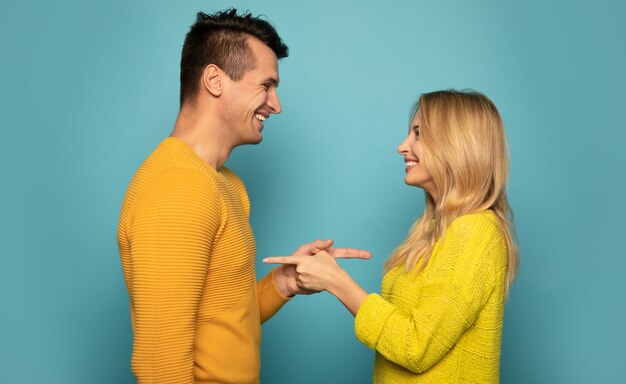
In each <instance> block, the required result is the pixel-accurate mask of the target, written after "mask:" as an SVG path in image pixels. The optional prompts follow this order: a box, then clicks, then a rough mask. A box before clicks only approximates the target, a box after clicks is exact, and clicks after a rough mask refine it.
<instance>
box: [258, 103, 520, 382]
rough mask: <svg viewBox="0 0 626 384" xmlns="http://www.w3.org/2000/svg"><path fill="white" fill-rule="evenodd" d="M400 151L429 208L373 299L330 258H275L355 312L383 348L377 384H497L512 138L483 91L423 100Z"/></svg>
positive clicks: (513, 253) (509, 258) (364, 334)
mask: <svg viewBox="0 0 626 384" xmlns="http://www.w3.org/2000/svg"><path fill="white" fill-rule="evenodd" d="M414 111H415V113H414V117H413V120H412V123H411V127H410V129H409V134H408V136H407V138H406V139H405V140H404V141H403V142H402V144H400V146H399V147H398V152H399V153H400V155H402V156H403V157H404V161H405V163H406V176H405V179H404V180H405V182H406V183H407V184H409V185H412V186H416V187H419V188H421V189H423V190H424V192H425V196H426V204H425V210H424V213H423V214H422V216H421V217H420V218H419V219H418V220H417V221H416V223H415V224H414V225H413V227H412V228H411V230H410V232H409V235H408V237H407V238H406V240H405V241H404V242H403V243H402V244H401V245H400V246H399V247H398V248H397V249H396V250H395V251H394V252H393V253H392V255H391V257H390V258H389V259H388V260H387V262H386V265H385V272H386V274H385V277H384V279H383V282H382V290H381V294H380V295H378V294H375V293H374V294H367V293H366V292H365V291H364V290H363V289H362V288H361V287H360V286H359V285H358V284H357V283H355V282H354V280H352V278H351V277H350V275H348V273H346V272H345V271H344V270H343V269H341V268H340V267H339V266H338V265H337V263H336V262H335V260H334V259H333V258H332V257H331V256H330V255H328V254H327V253H325V252H320V253H318V254H317V255H316V256H313V257H312V256H292V257H274V258H269V259H266V260H265V261H266V262H268V263H282V264H293V265H295V266H296V271H297V274H298V284H299V286H300V287H302V288H306V289H310V290H318V291H319V290H327V291H329V292H330V293H332V294H333V295H335V296H336V297H337V298H338V299H339V300H341V302H342V303H343V304H344V305H345V306H346V308H348V310H350V312H351V313H352V314H353V315H355V317H356V318H355V334H356V336H357V337H358V338H359V339H360V340H361V341H362V342H363V343H364V344H366V345H367V346H368V347H370V348H372V349H375V350H376V361H375V365H374V382H375V383H422V382H429V383H430V382H432V383H446V382H480V383H492V382H498V380H499V365H500V344H501V338H502V320H503V314H504V301H505V298H506V294H507V292H508V289H509V287H510V286H511V283H512V281H513V278H514V277H515V272H516V269H517V247H516V245H515V241H514V236H513V225H512V223H511V210H510V208H509V204H508V201H507V198H506V192H505V186H506V181H507V175H508V160H507V149H506V140H505V136H504V130H503V125H502V121H501V119H500V115H499V113H498V110H497V109H496V107H495V105H494V104H493V103H492V102H491V101H490V100H489V99H488V98H487V97H486V96H484V95H482V94H480V93H477V92H473V91H470V92H459V91H438V92H432V93H427V94H423V95H422V96H421V97H420V99H419V101H418V102H417V103H416V106H415V108H414Z"/></svg>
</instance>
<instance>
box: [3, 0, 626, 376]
mask: <svg viewBox="0 0 626 384" xmlns="http://www.w3.org/2000/svg"><path fill="white" fill-rule="evenodd" d="M231 5H232V6H235V7H238V8H240V9H249V10H250V11H252V12H253V13H254V14H259V13H263V14H265V15H267V17H268V19H269V20H271V21H272V22H273V23H274V24H275V25H276V26H277V28H278V30H279V33H280V34H281V35H282V37H283V38H284V40H285V42H286V43H287V44H288V45H289V46H290V49H291V55H290V57H289V58H287V59H285V60H283V61H282V62H281V64H280V73H281V78H282V81H281V86H280V88H279V95H280V97H281V101H282V104H283V110H284V112H283V113H282V114H281V115H279V116H274V117H272V119H270V120H269V122H268V124H267V126H266V129H265V131H264V137H265V139H264V141H263V143H262V144H261V145H259V146H254V147H244V148H239V149H237V150H235V151H234V153H233V155H232V157H231V159H230V160H229V162H228V165H229V166H230V167H231V168H232V169H234V170H235V171H236V172H238V173H239V175H240V176H241V177H242V178H243V180H244V181H245V183H246V185H247V187H248V192H249V194H250V197H251V201H252V225H253V228H254V231H255V235H256V238H257V246H258V247H257V250H258V258H259V260H260V259H261V258H262V257H265V256H269V255H285V254H289V253H291V251H293V250H294V249H295V248H296V247H297V246H298V245H299V244H301V243H304V242H308V241H310V240H312V239H315V238H326V237H333V238H334V239H335V240H336V244H337V245H338V246H353V247H361V248H367V249H370V250H371V251H372V252H373V254H374V257H373V259H372V260H371V261H366V262H365V261H344V262H342V265H343V266H344V267H345V268H346V269H347V270H349V271H350V272H351V273H352V274H353V276H354V278H355V279H356V280H357V281H358V282H360V283H361V284H362V285H363V287H364V288H365V289H366V290H368V291H377V290H378V288H379V284H380V280H381V276H382V274H381V270H382V265H383V262H384V260H385V258H386V257H387V255H388V254H389V252H390V251H391V250H392V249H393V248H394V247H395V246H396V245H397V244H398V243H399V242H400V241H401V240H402V239H403V238H404V236H405V235H406V233H407V230H408V228H409V226H410V225H411V223H412V222H413V221H414V220H415V219H416V217H417V216H418V215H419V214H420V212H421V210H422V207H423V195H422V193H421V191H420V190H417V189H415V188H410V187H407V186H405V185H404V183H403V173H404V169H403V168H404V165H403V163H402V161H401V158H400V156H398V155H397V154H396V153H395V148H396V146H397V145H398V144H399V143H400V141H401V140H402V139H403V136H404V135H405V133H406V129H407V124H408V119H409V110H410V107H411V105H412V104H413V103H414V101H415V100H416V99H417V97H418V95H419V94H420V93H422V92H427V91H432V90H436V89H442V88H450V87H454V88H474V89H478V90H480V91H483V92H485V93H486V94H487V95H489V96H490V97H491V98H492V99H493V100H494V101H495V103H496V105H498V106H499V108H500V111H501V113H502V115H503V118H504V121H505V124H506V128H507V132H508V138H509V142H510V151H511V156H512V163H511V182H510V200H511V203H512V206H513V207H514V210H515V213H516V224H517V230H518V235H519V238H520V250H521V260H522V266H521V270H520V273H519V277H518V280H517V281H516V283H515V286H514V287H513V289H512V292H511V297H510V300H509V301H508V303H507V308H506V319H505V328H504V336H503V346H502V363H501V381H502V382H503V383H591V382H594V383H610V382H619V381H620V380H622V378H623V376H624V375H623V372H622V368H623V365H624V362H625V361H626V355H625V352H624V348H625V345H626V331H625V328H626V327H624V324H626V299H625V292H626V291H625V289H626V283H625V282H624V275H626V248H625V245H624V242H625V240H624V237H625V235H626V223H625V216H626V206H625V202H624V200H625V197H626V178H625V177H624V169H625V166H626V156H625V150H624V142H625V141H626V133H625V128H626V124H625V123H624V113H623V104H624V102H625V101H626V100H625V96H624V90H625V89H626V71H625V69H626V48H625V45H624V37H625V36H626V24H625V23H624V20H625V19H626V5H625V3H623V2H621V1H617V0H615V1H610V0H604V1H594V2H592V1H553V2H544V1H538V0H531V1H523V2H510V1H471V2H470V1H460V0H459V1H437V2H433V1H429V2H426V1H385V2H383V1H356V0H353V1H342V2H335V1H328V0H323V1H315V2H297V1H287V0H282V1H281V0H274V1H269V0H268V1H265V2H262V3H261V2H256V1H230V2H226V1H210V2H209V1H178V2H169V1H152V2H147V1H144V2H140V1H124V2H122V1H117V0H116V1H108V2H103V1H93V0H88V1H68V0H65V1H56V2H46V1H24V2H17V1H3V2H2V5H1V6H0V121H1V123H0V127H1V129H2V139H1V140H0V145H1V150H0V177H1V189H0V201H1V202H2V203H1V204H2V208H1V212H0V225H1V227H0V236H1V242H0V253H1V267H0V295H1V296H0V303H1V304H0V305H1V310H0V382H1V383H32V382H37V383H132V382H133V376H132V374H131V373H130V368H129V365H130V354H131V347H132V344H131V343H132V332H131V329H130V321H129V311H128V297H127V293H126V289H125V286H124V282H123V278H122V272H121V267H120V262H119V256H118V253H117V244H116V239H115V236H116V225H117V219H118V214H119V208H120V204H121V201H122V198H123V195H124V192H125V189H126V186H127V184H128V182H129V180H130V178H131V176H132V174H133V173H134V171H135V170H136V168H137V167H138V166H139V164H140V163H141V162H142V161H143V159H144V158H145V157H146V156H147V155H148V154H149V153H150V152H151V151H152V150H153V149H154V147H155V146H156V145H157V144H158V143H159V142H160V141H161V140H162V138H163V137H165V136H166V135H168V134H169V132H170V130H171V128H172V126H173V123H174V120H175V117H176V113H177V111H178V90H179V86H178V64H179V58H180V49H181V46H182V42H183V38H184V35H185V33H186V32H187V30H188V28H189V26H190V25H191V24H192V23H193V21H194V17H195V13H196V12H197V11H199V10H203V11H207V12H209V11H215V10H219V9H222V8H225V7H228V6H231ZM268 270H269V268H268V267H267V266H265V265H261V264H260V263H259V265H258V274H259V275H263V274H265V272H266V271H268ZM372 365H373V352H372V351H370V350H369V349H367V348H366V347H365V346H363V345H362V344H360V343H359V342H358V341H357V340H356V339H355V338H354V335H353V326H352V317H351V315H350V314H349V313H348V312H347V311H346V310H345V309H344V308H343V307H342V305H341V304H340V303H339V302H337V301H336V300H335V299H334V298H333V297H332V296H330V295H329V294H326V293H323V294H319V295H314V296H311V297H298V298H296V299H294V300H293V301H292V302H290V303H288V304H287V305H286V306H285V308H283V310H282V311H281V312H279V313H278V314H277V315H276V316H275V317H274V318H273V319H271V320H270V321H269V322H268V323H266V324H265V325H264V326H263V349H262V372H261V375H262V381H263V382H264V383H296V382H297V383H320V382H325V383H366V382H369V381H370V378H371V371H372Z"/></svg>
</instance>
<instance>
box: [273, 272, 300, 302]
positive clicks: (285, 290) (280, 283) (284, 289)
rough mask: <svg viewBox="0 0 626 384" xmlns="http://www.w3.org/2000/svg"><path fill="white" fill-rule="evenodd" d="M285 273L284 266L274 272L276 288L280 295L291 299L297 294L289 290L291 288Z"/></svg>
mask: <svg viewBox="0 0 626 384" xmlns="http://www.w3.org/2000/svg"><path fill="white" fill-rule="evenodd" d="M283 271H284V268H283V267H282V266H279V267H276V268H274V269H273V270H272V277H273V279H274V285H275V286H276V289H277V290H278V293H280V294H281V295H282V296H283V297H285V298H287V299H291V298H292V297H294V296H295V295H296V294H295V293H293V292H291V291H290V290H289V287H288V286H287V278H286V277H285V274H284V273H283Z"/></svg>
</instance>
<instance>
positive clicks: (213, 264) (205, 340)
mask: <svg viewBox="0 0 626 384" xmlns="http://www.w3.org/2000/svg"><path fill="white" fill-rule="evenodd" d="M249 213H250V204H249V201H248V195H247V193H246V190H245V188H244V186H243V184H242V182H241V180H240V179H239V178H238V177H237V176H236V175H235V174H234V173H233V172H232V171H230V170H228V169H227V168H225V167H222V168H220V169H219V170H218V171H216V170H215V169H213V168H212V167H210V166H209V165H207V164H206V163H205V162H204V161H202V159H200V157H198V156H197V155H196V153H195V152H193V150H192V149H191V148H190V147H189V146H188V145H187V144H186V143H185V142H183V141H182V140H179V139H175V138H167V139H165V140H164V141H163V142H162V143H161V144H160V145H159V147H158V148H157V149H156V150H155V151H154V152H153V153H152V154H151V155H150V156H149V157H148V159H146V161H145V162H144V164H143V165H142V166H141V167H140V168H139V170H138V171H137V173H136V174H135V176H134V178H133V180H132V181H131V183H130V186H129V187H128V191H127V193H126V197H125V198H124V203H123V205H122V212H121V217H120V222H119V227H118V245H119V248H120V255H121V260H122V267H123V270H124V279H125V281H126V287H127V288H128V293H129V296H130V307H131V320H132V325H133V331H134V345H133V357H132V370H133V373H134V374H135V376H136V377H137V380H138V381H139V383H209V382H210V383H215V382H219V383H256V382H258V381H259V366H260V363H259V361H260V358H259V349H260V341H261V323H262V322H264V321H265V320H267V319H268V318H270V317H271V316H272V315H273V314H274V313H276V311H277V310H278V309H279V308H280V307H281V306H282V305H283V304H284V303H285V302H286V301H287V299H286V298H284V297H283V296H281V295H280V293H279V292H278V290H277V289H276V287H275V285H274V283H273V277H272V275H271V274H270V275H268V276H266V277H265V278H264V279H262V280H260V281H259V282H258V283H257V282H256V277H255V273H254V259H255V252H256V250H255V244H254V237H253V234H252V230H251V228H250V224H249Z"/></svg>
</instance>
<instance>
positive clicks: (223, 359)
mask: <svg viewBox="0 0 626 384" xmlns="http://www.w3.org/2000/svg"><path fill="white" fill-rule="evenodd" d="M287 55H288V48H287V46H286V45H285V44H284V43H283V41H282V40H281V38H280V37H279V36H278V34H277V33H276V31H275V30H274V28H273V27H272V26H271V25H270V24H269V23H268V22H267V21H265V20H261V19H258V18H255V17H252V16H251V15H250V14H244V15H237V13H236V10H228V11H224V12H218V13H216V14H214V15H206V14H203V13H199V14H198V18H197V21H196V23H195V24H194V25H193V26H192V27H191V30H190V32H189V33H188V34H187V37H186V39H185V43H184V46H183V52H182V59H181V107H180V112H179V115H178V118H177V120H176V125H175V127H174V130H173V132H172V134H171V136H170V137H168V138H166V139H165V140H164V141H163V142H162V143H161V144H160V145H159V146H158V148H157V149H156V150H155V151H154V152H153V153H152V154H151V155H150V156H149V157H148V158H147V159H146V161H145V162H144V163H143V165H142V166H141V167H140V168H139V170H138V171H137V173H136V174H135V176H134V178H133V180H132V181H131V183H130V186H129V187H128V191H127V193H126V197H125V199H124V203H123V206H122V212H121V217H120V222H119V228H118V244H119V248H120V255H121V260H122V266H123V270H124V278H125V281H126V286H127V288H128V292H129V296H130V305H131V321H132V324H133V331H134V345H133V357H132V370H133V372H134V374H135V376H136V377H137V379H138V381H139V382H140V383H256V382H258V381H259V349H260V333H261V331H260V325H261V323H262V322H264V321H265V320H267V319H269V318H270V317H271V316H272V315H274V313H276V311H278V310H279V309H280V307H281V306H282V305H283V304H284V303H285V302H286V301H287V300H288V298H289V297H291V296H293V295H295V294H302V293H304V294H306V293H311V292H310V291H304V290H302V289H301V288H299V287H298V285H297V284H296V281H295V276H296V273H295V269H294V267H292V266H282V267H279V268H276V269H274V270H273V271H272V272H271V273H270V274H268V275H267V276H266V277H264V278H263V279H261V280H259V281H256V276H255V272H254V260H255V243H254V237H253V234H252V230H251V228H250V224H249V213H250V203H249V201H248V196H247V193H246V190H245V188H244V186H243V183H242V182H241V180H240V179H239V178H238V177H237V176H236V175H235V174H234V173H233V172H232V171H230V170H229V169H228V168H226V167H224V166H223V164H224V163H225V162H226V160H227V159H228V157H229V155H230V153H231V151H232V150H233V148H235V147H237V146H239V145H243V144H257V143H259V142H261V140H262V131H263V127H264V124H265V122H266V120H267V119H268V118H269V117H270V116H271V115H272V114H277V113H280V112H281V106H280V101H279V99H278V94H277V93H276V88H277V86H278V83H279V75H278V59H281V58H284V57H286V56H287ZM331 245H332V241H316V242H313V243H310V244H306V245H303V246H302V247H300V248H299V249H298V250H297V251H296V252H295V254H308V255H312V254H315V253H316V252H318V251H320V250H327V251H328V252H330V253H331V254H333V255H334V256H335V257H359V258H368V257H369V253H368V252H366V251H360V250H355V249H340V248H335V249H333V248H329V247H330V246H331Z"/></svg>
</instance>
